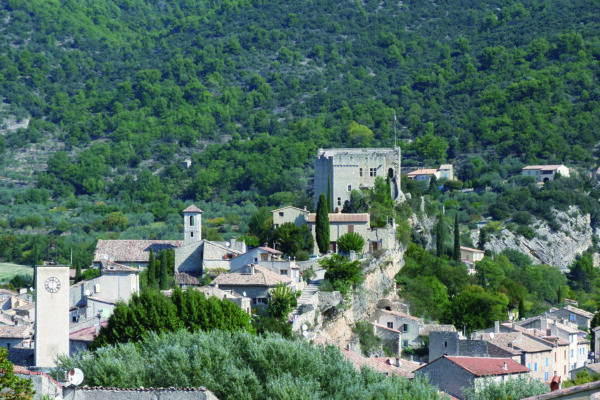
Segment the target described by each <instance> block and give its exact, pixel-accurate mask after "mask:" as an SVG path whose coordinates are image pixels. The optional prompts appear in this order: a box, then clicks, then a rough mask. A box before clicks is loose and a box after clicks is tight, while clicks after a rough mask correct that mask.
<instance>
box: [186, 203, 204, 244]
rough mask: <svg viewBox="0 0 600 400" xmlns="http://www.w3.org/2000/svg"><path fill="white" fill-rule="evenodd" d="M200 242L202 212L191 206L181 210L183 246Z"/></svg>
mask: <svg viewBox="0 0 600 400" xmlns="http://www.w3.org/2000/svg"><path fill="white" fill-rule="evenodd" d="M201 241H202V210H201V209H199V208H198V207H196V206H195V205H193V204H192V205H191V206H189V207H188V208H186V209H185V210H183V244H184V246H187V245H188V244H192V243H200V242H201Z"/></svg>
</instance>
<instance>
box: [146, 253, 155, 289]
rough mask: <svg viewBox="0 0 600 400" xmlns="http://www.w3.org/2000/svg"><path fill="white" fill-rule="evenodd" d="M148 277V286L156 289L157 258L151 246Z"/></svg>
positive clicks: (147, 269)
mask: <svg viewBox="0 0 600 400" xmlns="http://www.w3.org/2000/svg"><path fill="white" fill-rule="evenodd" d="M146 277H147V278H146V279H148V287H149V288H151V289H156V288H157V287H158V285H157V282H156V259H155V258H154V252H153V251H152V248H150V257H149V259H148V267H147V268H146Z"/></svg>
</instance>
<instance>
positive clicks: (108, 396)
mask: <svg viewBox="0 0 600 400" xmlns="http://www.w3.org/2000/svg"><path fill="white" fill-rule="evenodd" d="M63 398H64V400H75V399H77V400H218V399H217V397H216V396H215V395H214V394H212V393H211V392H210V391H209V390H207V389H205V388H191V389H174V388H170V389H114V388H113V389H111V388H86V387H83V388H76V389H65V390H64V394H63Z"/></svg>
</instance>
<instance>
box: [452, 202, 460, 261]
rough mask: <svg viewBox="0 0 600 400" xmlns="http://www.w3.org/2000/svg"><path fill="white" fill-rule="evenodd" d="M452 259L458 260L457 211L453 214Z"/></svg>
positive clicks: (458, 233)
mask: <svg viewBox="0 0 600 400" xmlns="http://www.w3.org/2000/svg"><path fill="white" fill-rule="evenodd" d="M453 256H454V259H455V260H456V261H460V229H459V227H458V213H456V214H454V254H453Z"/></svg>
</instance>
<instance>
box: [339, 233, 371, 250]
mask: <svg viewBox="0 0 600 400" xmlns="http://www.w3.org/2000/svg"><path fill="white" fill-rule="evenodd" d="M337 245H338V247H339V248H340V251H341V252H342V253H343V254H348V253H350V252H351V251H355V252H357V253H361V252H362V250H363V247H364V246H365V239H363V237H362V236H360V235H359V234H358V233H356V232H348V233H345V234H343V235H342V236H340V237H339V239H338V242H337Z"/></svg>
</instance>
